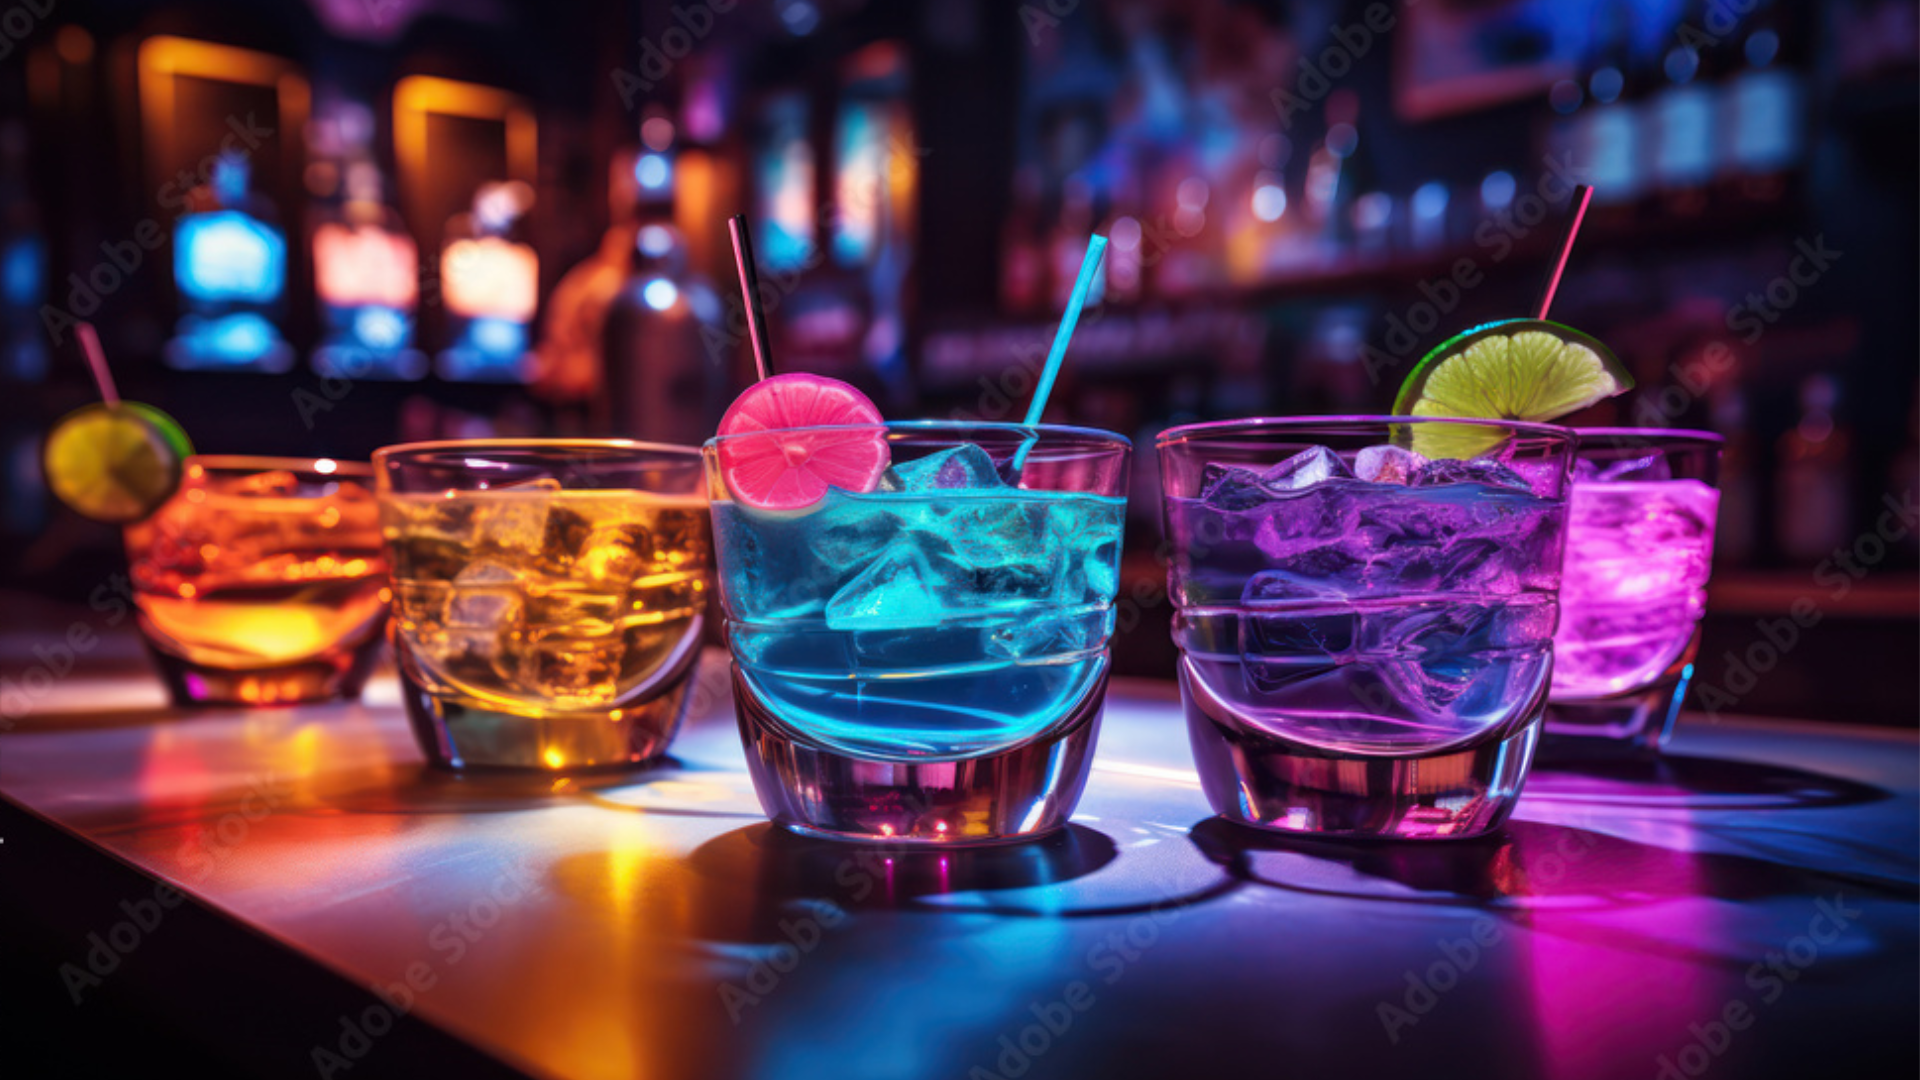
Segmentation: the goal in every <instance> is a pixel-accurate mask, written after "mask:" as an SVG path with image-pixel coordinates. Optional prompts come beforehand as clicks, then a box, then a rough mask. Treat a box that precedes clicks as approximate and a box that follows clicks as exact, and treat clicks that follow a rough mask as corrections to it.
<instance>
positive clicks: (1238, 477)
mask: <svg viewBox="0 0 1920 1080" xmlns="http://www.w3.org/2000/svg"><path fill="white" fill-rule="evenodd" d="M1273 499H1274V494H1273V492H1271V491H1269V490H1267V488H1266V486H1265V485H1263V484H1261V482H1260V474H1259V473H1257V472H1254V471H1253V470H1252V469H1242V468H1240V467H1238V466H1235V465H1208V466H1206V468H1204V469H1202V470H1201V473H1200V501H1201V502H1204V503H1206V504H1207V505H1208V506H1211V507H1213V508H1215V509H1217V510H1251V509H1253V508H1255V507H1257V506H1264V505H1266V504H1267V503H1269V502H1272V501H1273Z"/></svg>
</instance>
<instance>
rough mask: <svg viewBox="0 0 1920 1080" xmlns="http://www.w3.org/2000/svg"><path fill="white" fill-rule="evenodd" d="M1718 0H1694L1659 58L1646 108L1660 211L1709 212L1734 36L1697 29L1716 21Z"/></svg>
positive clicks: (1649, 154) (1681, 213)
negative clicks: (1717, 119)
mask: <svg viewBox="0 0 1920 1080" xmlns="http://www.w3.org/2000/svg"><path fill="white" fill-rule="evenodd" d="M1716 2H1717V0H1693V2H1692V3H1690V4H1688V5H1687V6H1686V8H1685V9H1684V14H1683V16H1682V22H1681V32H1680V33H1679V34H1678V35H1677V36H1676V38H1675V39H1674V40H1673V42H1672V43H1671V44H1670V45H1668V47H1667V48H1666V49H1665V50H1664V52H1663V53H1662V55H1661V57H1660V63H1659V70H1658V71H1657V72H1656V73H1655V75H1654V78H1655V79H1656V82H1657V86H1656V88H1655V89H1654V91H1653V95H1652V97H1651V98H1650V99H1649V100H1648V102H1647V107H1646V120H1647V124H1646V138H1647V139H1648V142H1649V146H1648V151H1647V155H1646V160H1647V165H1648V168H1649V171H1650V172H1651V180H1652V182H1653V186H1654V189H1655V191H1654V197H1655V198H1656V199H1657V200H1658V204H1659V208H1660V210H1661V211H1662V212H1663V213H1664V214H1665V215H1667V216H1671V217H1692V216H1695V215H1698V214H1700V213H1701V212H1702V211H1704V210H1705V209H1706V208H1707V187H1708V185H1709V184H1710V183H1711V182H1712V180H1713V174H1714V166H1715V164H1716V161H1715V156H1714V113H1715V107H1714V106H1715V99H1716V97H1717V94H1718V90H1719V87H1718V86H1717V85H1716V84H1715V83H1716V80H1717V77H1718V74H1719V72H1720V69H1721V67H1722V64H1721V59H1722V52H1723V50H1724V48H1725V47H1726V43H1727V40H1728V37H1729V36H1730V35H1721V36H1717V37H1713V36H1698V37H1697V36H1695V35H1694V34H1692V33H1690V32H1689V31H1691V30H1692V29H1693V28H1695V27H1701V26H1705V25H1706V22H1707V20H1709V19H1711V18H1714V17H1715V16H1714V14H1713V12H1712V11H1711V10H1710V7H1711V6H1712V5H1713V4H1715V3H1716Z"/></svg>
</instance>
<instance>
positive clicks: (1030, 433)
mask: <svg viewBox="0 0 1920 1080" xmlns="http://www.w3.org/2000/svg"><path fill="white" fill-rule="evenodd" d="M875 429H879V430H882V431H889V432H892V431H901V432H908V433H912V432H932V433H939V432H955V433H958V432H964V431H991V432H998V433H1002V434H1007V435H1015V436H1019V437H1021V438H1030V437H1035V436H1047V435H1056V436H1062V435H1064V436H1074V437H1080V438H1088V439H1092V440H1094V441H1096V442H1106V443H1111V444H1114V445H1116V446H1121V447H1125V448H1127V449H1129V450H1131V449H1133V440H1132V439H1129V438H1127V437H1126V436H1125V435H1122V434H1120V433H1119V432H1117V431H1107V430H1104V429H1102V428H1091V427H1079V426H1076V425H1073V424H1014V423H1009V422H1006V421H1003V420H881V421H879V422H877V423H872V424H803V425H801V426H799V427H787V428H762V429H760V430H758V431H739V432H735V433H733V434H731V435H715V436H714V437H713V438H711V439H708V440H707V441H706V442H704V443H701V444H700V446H701V448H702V449H714V448H717V447H718V446H719V445H720V444H721V443H724V442H730V441H732V440H735V439H751V438H755V437H759V436H764V435H772V434H779V433H783V432H795V431H805V432H825V431H873V430H875Z"/></svg>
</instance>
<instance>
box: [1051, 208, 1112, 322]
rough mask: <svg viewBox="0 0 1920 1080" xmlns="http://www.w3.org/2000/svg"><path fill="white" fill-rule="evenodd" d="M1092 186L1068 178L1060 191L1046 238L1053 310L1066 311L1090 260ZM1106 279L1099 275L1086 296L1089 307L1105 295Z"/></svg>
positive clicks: (1092, 211) (1092, 209)
mask: <svg viewBox="0 0 1920 1080" xmlns="http://www.w3.org/2000/svg"><path fill="white" fill-rule="evenodd" d="M1093 222H1094V207H1093V185H1092V184H1091V183H1089V182H1088V181H1087V178H1086V177H1084V176H1079V175H1074V176H1069V177H1067V181H1066V183H1065V184H1062V185H1061V188H1060V214H1059V217H1058V218H1056V219H1055V221H1054V225H1053V229H1052V231H1051V232H1050V233H1049V234H1048V236H1047V266H1048V270H1049V273H1048V281H1049V286H1048V302H1049V303H1050V304H1051V306H1052V310H1054V311H1056V312H1057V311H1065V310H1066V308H1067V301H1068V300H1069V299H1070V298H1071V297H1072V296H1073V287H1074V285H1075V284H1076V283H1077V282H1078V281H1079V280H1080V264H1081V263H1082V262H1084V261H1085V260H1086V257H1087V238H1088V237H1089V236H1091V235H1093ZM1105 292H1106V285H1105V278H1104V277H1099V276H1096V277H1095V278H1094V283H1093V289H1092V290H1091V291H1089V292H1088V293H1087V300H1086V302H1087V304H1088V305H1089V306H1091V305H1093V304H1098V303H1099V302H1100V301H1101V300H1102V299H1103V298H1104V295H1105Z"/></svg>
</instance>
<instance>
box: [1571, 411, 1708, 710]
mask: <svg viewBox="0 0 1920 1080" xmlns="http://www.w3.org/2000/svg"><path fill="white" fill-rule="evenodd" d="M1579 434H1580V458H1579V460H1578V461H1576V462H1575V463H1574V482H1573V493H1572V496H1571V498H1570V499H1569V504H1568V505H1569V516H1568V525H1567V562H1566V576H1565V578H1564V579H1563V581H1562V583H1561V591H1560V629H1559V631H1558V632H1557V633H1556V634H1555V635H1554V642H1553V650H1554V668H1553V690H1552V702H1553V704H1552V707H1551V708H1550V709H1549V710H1548V714H1547V730H1548V731H1549V732H1552V733H1553V734H1556V735H1561V734H1571V735H1602V736H1608V737H1611V738H1615V739H1628V740H1633V741H1637V742H1641V743H1645V744H1648V745H1658V744H1659V743H1660V742H1661V741H1663V740H1664V739H1665V737H1666V736H1667V734H1668V733H1669V732H1670V730H1671V728H1672V725H1673V720H1674V716H1675V714H1676V713H1677V712H1678V710H1679V707H1680V702H1681V699H1682V697H1683V696H1684V694H1685V692H1686V684H1687V679H1688V676H1689V675H1690V674H1691V672H1692V663H1693V655H1694V652H1695V651H1696V649H1697V648H1698V642H1699V633H1698V632H1699V626H1700V616H1701V614H1702V613H1703V612H1704V611H1705V610H1706V600H1707V591H1706V586H1707V576H1708V573H1709V572H1710V570H1711V569H1712V564H1713V526H1714V520H1715V517H1716V514H1717V513H1718V510H1719V507H1720V493H1719V491H1718V490H1716V489H1715V488H1714V486H1713V481H1714V472H1715V469H1716V467H1717V465H1718V463H1719V456H1720V442H1721V440H1720V438H1719V436H1717V435H1712V434H1709V433H1706V432H1697V431H1653V430H1645V429H1636V428H1610V429H1589V430H1583V431H1581V432H1580V433H1579Z"/></svg>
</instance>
